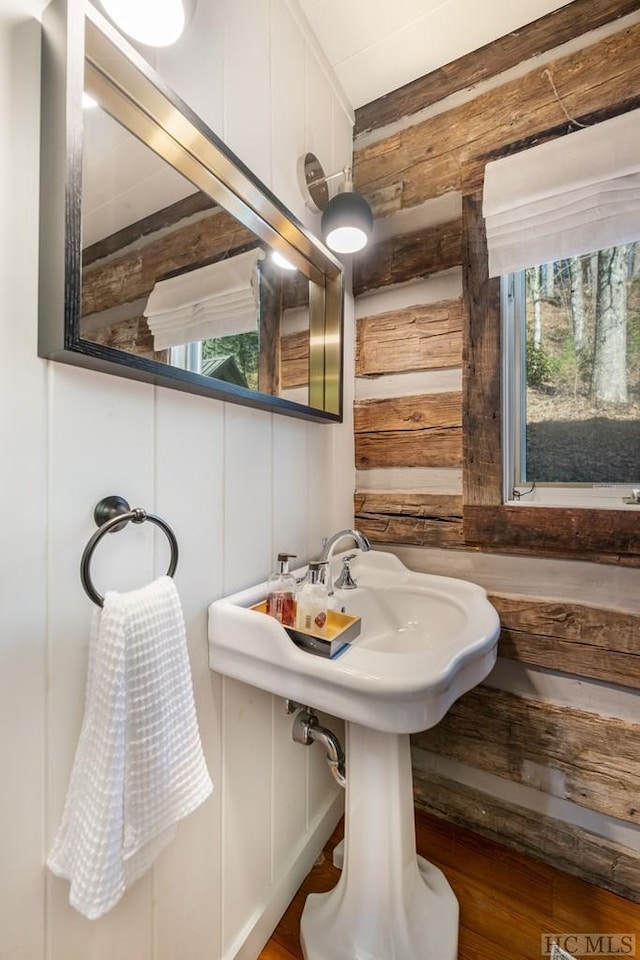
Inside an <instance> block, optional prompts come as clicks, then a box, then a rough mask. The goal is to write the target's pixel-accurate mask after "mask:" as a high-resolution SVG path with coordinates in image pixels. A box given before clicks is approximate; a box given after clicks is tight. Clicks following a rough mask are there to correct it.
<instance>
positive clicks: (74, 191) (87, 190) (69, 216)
mask: <svg viewBox="0 0 640 960" xmlns="http://www.w3.org/2000/svg"><path fill="white" fill-rule="evenodd" d="M42 78H43V79H42V111H41V116H42V150H41V188H42V189H41V211H40V223H41V231H40V238H41V240H40V249H41V257H40V321H39V344H38V352H39V354H40V356H43V357H48V358H50V359H54V360H61V361H63V362H65V363H74V364H79V365H81V366H86V367H91V368H93V369H97V370H101V371H103V372H106V373H111V374H116V375H118V376H126V377H133V378H134V379H138V380H143V381H146V382H150V383H156V384H161V385H164V386H168V387H172V388H174V389H180V390H187V391H190V392H193V393H199V394H203V395H207V396H212V397H215V398H217V399H223V400H225V399H228V400H231V401H233V402H237V403H243V404H247V405H250V406H256V407H259V408H261V409H267V410H274V411H276V412H281V413H285V414H288V415H290V416H296V417H304V418H306V419H311V420H326V421H336V420H340V419H341V417H342V305H343V271H342V267H341V265H340V264H339V262H338V261H337V260H336V259H335V258H334V257H333V255H332V254H331V253H330V252H329V251H328V250H327V249H326V248H325V247H324V246H323V245H322V244H321V243H320V242H319V241H318V240H317V239H316V238H315V237H314V236H313V235H311V234H310V233H309V232H308V231H307V230H306V228H305V227H304V226H303V225H302V224H301V223H299V221H297V220H296V219H295V217H293V215H292V214H290V213H289V212H288V211H287V210H286V209H285V208H284V207H283V206H282V204H281V203H280V202H279V201H278V200H277V198H276V197H274V196H273V194H271V193H270V191H269V190H268V189H267V188H266V187H265V186H264V185H263V184H262V183H260V181H259V180H257V178H256V177H254V176H253V174H252V173H251V171H249V170H248V169H247V168H246V167H245V166H244V165H243V164H242V163H241V161H240V160H238V159H237V157H235V156H234V155H233V154H232V153H231V152H230V151H229V150H228V149H227V147H226V146H225V145H224V144H223V143H222V142H221V141H220V140H219V139H218V138H217V137H216V136H215V134H214V133H213V132H212V131H211V130H209V129H208V128H207V127H206V126H205V125H204V124H203V123H202V121H201V120H200V119H199V118H198V117H197V116H196V115H195V114H194V113H193V112H192V111H191V110H190V109H189V108H188V107H187V106H186V105H185V104H184V103H182V101H180V100H179V98H178V97H176V96H175V94H173V93H172V91H170V90H169V89H168V88H167V87H166V86H165V85H164V84H163V82H162V81H161V79H160V78H159V77H157V75H156V74H154V73H153V71H152V70H151V68H150V67H149V65H148V64H147V63H145V61H144V60H142V59H141V58H140V56H139V55H138V54H137V53H136V51H135V50H134V49H133V48H132V47H130V46H129V45H128V44H127V43H126V42H125V41H124V40H123V39H122V37H121V36H120V35H119V34H118V33H117V32H116V31H115V30H114V29H113V28H112V27H111V25H110V24H109V23H108V22H107V21H106V20H105V19H104V18H103V17H102V16H101V15H100V14H99V13H98V12H97V11H96V10H95V8H93V7H92V6H91V5H90V4H86V3H85V2H84V0H52V2H51V3H50V4H49V6H48V7H47V9H46V10H45V13H44V16H43V48H42ZM83 78H84V89H83ZM87 95H88V96H89V97H90V98H92V99H93V100H94V101H95V104H94V106H93V107H91V108H90V107H88V106H85V108H84V109H83V107H82V102H83V97H84V101H85V103H86V102H87Z"/></svg>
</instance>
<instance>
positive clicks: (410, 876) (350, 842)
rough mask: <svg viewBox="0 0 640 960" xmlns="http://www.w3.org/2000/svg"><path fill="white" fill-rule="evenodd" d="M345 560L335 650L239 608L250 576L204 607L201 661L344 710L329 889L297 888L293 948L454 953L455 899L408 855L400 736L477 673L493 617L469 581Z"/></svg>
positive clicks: (480, 674)
mask: <svg viewBox="0 0 640 960" xmlns="http://www.w3.org/2000/svg"><path fill="white" fill-rule="evenodd" d="M339 562H340V561H339V557H337V558H336V559H335V560H334V566H335V568H336V569H334V570H333V571H332V573H333V575H335V573H336V572H337V567H338V566H339ZM351 570H352V572H353V575H354V577H355V579H356V581H357V583H358V587H357V589H356V590H349V591H344V592H341V593H339V597H340V601H341V602H342V603H343V605H344V607H345V608H346V611H347V612H348V613H352V614H355V615H358V616H360V617H361V618H362V632H361V635H360V637H358V638H357V639H356V640H355V641H354V642H353V643H352V644H351V646H350V647H348V648H347V649H346V650H345V651H344V652H343V653H341V654H340V655H339V656H338V657H337V658H336V659H333V660H327V659H324V658H322V657H318V656H314V655H313V654H311V653H307V652H305V651H303V650H300V649H299V648H298V647H296V646H295V644H294V643H293V642H292V641H291V639H290V638H289V636H288V635H287V634H286V632H285V631H284V629H283V628H282V626H281V625H280V624H279V623H278V622H277V621H276V620H274V619H273V618H271V617H267V616H265V615H264V614H261V613H257V612H256V611H253V610H250V609H248V607H250V606H252V605H253V604H255V603H258V602H260V601H261V600H263V599H264V597H265V596H266V583H262V584H259V585H258V586H257V587H254V588H251V589H250V590H245V591H243V592H242V593H238V594H235V595H234V596H232V597H227V598H225V599H223V600H218V601H216V602H215V603H213V604H212V605H211V606H210V608H209V660H210V665H211V668H212V669H213V670H216V671H218V672H219V673H222V674H225V675H227V676H231V677H234V678H235V679H237V680H241V681H244V682H245V683H251V684H253V685H254V686H257V687H260V688H261V689H263V690H267V691H270V692H271V693H275V694H279V695H280V696H282V697H285V698H288V699H290V700H294V701H296V702H298V703H303V704H305V705H307V706H310V707H315V708H316V709H319V710H323V711H325V712H327V713H331V714H333V715H334V716H339V717H343V718H344V719H345V720H346V721H347V740H346V757H347V788H346V792H347V797H346V804H347V808H346V822H345V849H344V867H343V871H342V876H341V877H340V881H339V882H338V884H337V886H336V887H335V888H334V889H333V890H331V891H330V892H329V893H325V894H311V895H310V896H309V897H308V899H307V903H306V905H305V909H304V912H303V916H302V922H301V940H302V946H303V952H304V955H305V957H306V960H455V957H456V955H457V929H458V904H457V901H456V898H455V896H454V894H453V892H452V890H451V888H450V887H449V884H448V883H447V881H446V879H445V877H444V876H443V874H442V873H441V871H440V870H438V869H437V868H436V867H434V866H433V865H431V864H429V863H427V862H426V861H425V860H423V859H422V858H418V857H416V846H415V833H414V819H413V816H414V815H413V791H412V781H411V757H410V751H409V734H410V733H415V732H417V731H419V730H425V729H427V728H428V727H432V726H434V725H435V724H436V723H437V722H438V721H439V720H440V719H441V718H442V717H443V716H444V714H445V713H446V711H447V710H448V708H449V707H450V706H451V704H452V703H453V702H454V701H455V700H456V699H457V698H458V697H459V696H461V695H462V694H463V693H465V692H466V691H467V690H470V689H471V688H472V687H473V686H475V685H476V684H478V683H480V681H481V680H483V679H484V678H485V677H486V676H487V674H488V673H489V672H490V670H491V668H492V667H493V664H494V663H495V659H496V645H497V640H498V633H499V621H498V615H497V613H496V611H495V610H494V608H493V607H492V606H491V604H490V603H489V602H488V600H487V596H486V592H485V591H484V590H483V589H482V588H481V587H478V586H476V585H475V584H471V583H468V582H466V581H463V580H455V579H452V578H448V577H436V576H430V575H429V574H421V573H414V572H412V571H410V570H408V569H407V568H406V567H405V566H404V565H403V564H402V563H401V562H400V561H399V560H398V559H397V557H395V556H393V555H392V554H389V553H380V552H377V551H376V552H374V551H370V552H368V553H362V554H359V555H358V557H357V558H356V559H355V560H354V561H352V564H351Z"/></svg>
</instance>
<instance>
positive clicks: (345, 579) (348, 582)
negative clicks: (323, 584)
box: [333, 553, 358, 590]
mask: <svg viewBox="0 0 640 960" xmlns="http://www.w3.org/2000/svg"><path fill="white" fill-rule="evenodd" d="M357 556H358V554H357V553H348V554H347V555H346V556H345V557H343V558H342V570H341V571H340V574H339V576H338V577H337V579H336V580H334V583H333V585H334V587H335V588H336V590H355V588H356V587H357V586H358V584H357V583H356V581H355V580H354V579H353V576H352V575H351V566H350V564H351V561H352V560H355V558H356V557H357Z"/></svg>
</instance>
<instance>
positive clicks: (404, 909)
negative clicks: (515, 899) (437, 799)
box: [300, 724, 458, 960]
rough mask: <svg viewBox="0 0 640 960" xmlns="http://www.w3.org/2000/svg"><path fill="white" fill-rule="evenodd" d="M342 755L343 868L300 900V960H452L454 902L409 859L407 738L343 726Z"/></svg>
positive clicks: (412, 846) (439, 880)
mask: <svg viewBox="0 0 640 960" xmlns="http://www.w3.org/2000/svg"><path fill="white" fill-rule="evenodd" d="M346 756H347V787H346V791H347V795H346V815H345V848H344V866H343V870H342V875H341V877H340V880H339V882H338V884H337V886H336V887H335V888H334V889H333V890H331V891H330V892H329V893H323V894H310V895H309V897H308V898H307V902H306V905H305V908H304V911H303V914H302V922H301V927H300V937H301V942H302V950H303V953H304V956H305V958H306V960H455V958H456V956H457V942H458V902H457V900H456V898H455V896H454V894H453V891H452V890H451V888H450V886H449V884H448V883H447V880H446V879H445V877H444V875H443V874H442V872H441V871H440V870H438V869H437V867H434V866H433V865H432V864H430V863H427V861H426V860H424V859H423V858H422V857H417V856H416V842H415V827H414V813H413V785H412V779H411V755H410V749H409V737H408V735H406V734H399V735H398V734H386V733H380V732H378V731H376V730H369V729H368V728H366V727H361V726H359V725H357V724H347V734H346Z"/></svg>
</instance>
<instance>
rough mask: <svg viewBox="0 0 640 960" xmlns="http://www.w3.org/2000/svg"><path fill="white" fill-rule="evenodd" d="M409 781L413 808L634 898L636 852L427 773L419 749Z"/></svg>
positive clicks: (637, 890)
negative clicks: (412, 782) (414, 800)
mask: <svg viewBox="0 0 640 960" xmlns="http://www.w3.org/2000/svg"><path fill="white" fill-rule="evenodd" d="M413 781H414V795H415V799H416V805H417V807H418V808H419V809H421V810H426V811H428V812H429V813H432V814H434V815H435V816H437V817H440V818H441V819H442V820H447V821H449V822H450V823H455V824H458V825H459V826H462V827H466V828H468V829H470V830H473V831H475V832H476V833H479V834H480V835H481V836H483V837H488V838H489V839H491V840H495V841H497V842H498V843H501V844H504V845H505V846H508V847H511V848H512V849H514V850H518V851H520V852H521V853H526V854H529V855H530V856H533V857H535V858H536V859H537V860H542V861H543V863H549V864H551V865H552V866H553V867H556V868H557V869H559V870H564V871H566V872H567V873H571V874H573V875H574V876H578V877H582V878H583V879H584V880H588V881H590V882H591V883H594V884H598V885H599V886H601V887H604V888H605V889H606V890H612V891H613V892H614V893H617V894H619V895H620V896H621V897H625V898H627V899H628V900H633V901H635V902H640V854H638V851H637V850H633V849H631V848H630V847H626V846H623V845H622V844H619V843H615V842H614V841H613V840H609V839H608V838H607V837H602V836H599V835H598V834H595V833H591V832H590V831H588V830H584V829H583V828H582V827H576V826H574V825H573V824H570V823H564V822H563V821H561V820H555V819H554V818H553V817H548V816H546V815H545V814H542V813H538V812H536V811H534V810H528V809H527V808H526V807H522V806H519V805H517V804H514V803H508V802H507V801H505V800H499V799H497V798H496V797H493V796H491V794H488V793H485V792H484V791H481V790H477V789H474V788H473V787H467V786H465V785H464V784H461V783H457V782H455V781H453V780H449V779H447V778H446V777H443V776H440V775H439V774H436V773H433V772H432V771H431V770H429V769H425V768H424V767H423V766H422V765H421V763H420V751H419V750H418V751H416V752H415V753H414V768H413ZM538 943H539V941H538Z"/></svg>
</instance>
